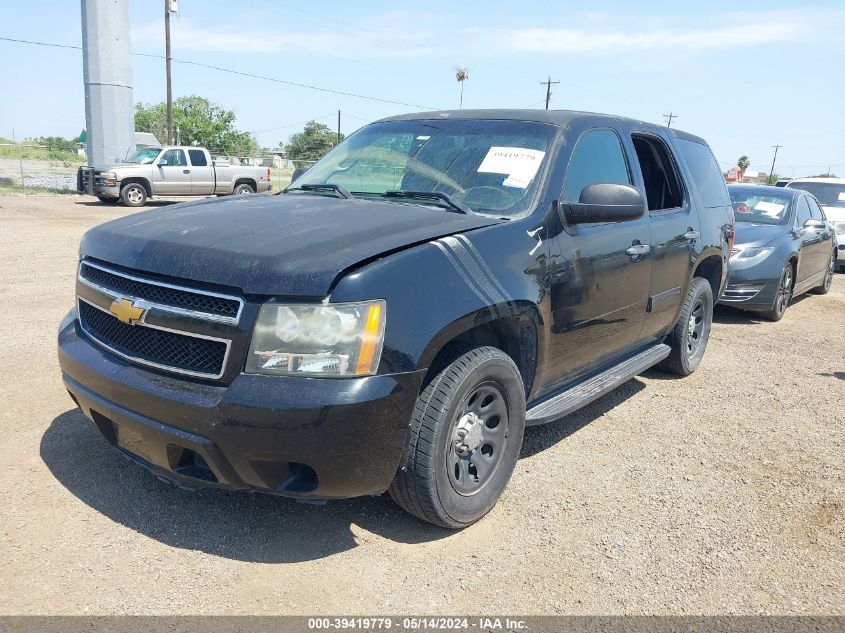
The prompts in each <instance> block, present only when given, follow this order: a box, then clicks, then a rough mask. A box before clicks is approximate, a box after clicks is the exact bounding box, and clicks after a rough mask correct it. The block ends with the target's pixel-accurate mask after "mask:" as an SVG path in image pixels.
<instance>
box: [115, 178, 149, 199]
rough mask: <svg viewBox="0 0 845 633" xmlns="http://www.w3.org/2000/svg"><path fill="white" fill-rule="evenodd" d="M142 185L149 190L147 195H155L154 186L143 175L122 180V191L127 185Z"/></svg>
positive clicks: (145, 189)
mask: <svg viewBox="0 0 845 633" xmlns="http://www.w3.org/2000/svg"><path fill="white" fill-rule="evenodd" d="M135 184H137V185H141V186H142V187H143V188H144V191H146V192H147V197H148V198H149V197H150V196H152V195H153V190H152V187H151V186H150V181H149V180H147V179H146V178H144V177H143V176H130V177H129V178H123V179H121V181H120V191H121V192H122V191H123V188H124V187H125V186H126V185H135Z"/></svg>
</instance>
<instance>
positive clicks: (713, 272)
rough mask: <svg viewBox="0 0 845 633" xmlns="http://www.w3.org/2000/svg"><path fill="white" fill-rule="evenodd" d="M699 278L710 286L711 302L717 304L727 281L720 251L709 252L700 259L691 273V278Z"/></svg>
mask: <svg viewBox="0 0 845 633" xmlns="http://www.w3.org/2000/svg"><path fill="white" fill-rule="evenodd" d="M695 277H701V278H703V279H705V280H707V283H709V284H710V289H711V290H712V291H713V301H714V302H718V301H719V299H720V298H721V293H722V290H723V288H724V285H725V282H726V281H727V275H726V274H725V266H724V262H723V260H722V253H721V251H715V252H710V253H707V254H705V255H704V257H702V258H700V259H699V260H698V262H697V263H696V265H695V268H694V269H693V271H692V278H695Z"/></svg>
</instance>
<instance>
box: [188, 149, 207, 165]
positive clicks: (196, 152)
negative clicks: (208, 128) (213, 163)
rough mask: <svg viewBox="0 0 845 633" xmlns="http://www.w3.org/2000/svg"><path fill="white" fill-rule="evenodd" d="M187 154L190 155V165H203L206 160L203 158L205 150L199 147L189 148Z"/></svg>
mask: <svg viewBox="0 0 845 633" xmlns="http://www.w3.org/2000/svg"><path fill="white" fill-rule="evenodd" d="M188 156H190V157H191V165H193V166H194V167H205V166H206V165H208V161H207V160H206V159H205V152H204V151H202V150H201V149H189V150H188Z"/></svg>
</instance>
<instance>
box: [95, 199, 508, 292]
mask: <svg viewBox="0 0 845 633" xmlns="http://www.w3.org/2000/svg"><path fill="white" fill-rule="evenodd" d="M503 221H504V220H499V219H496V218H489V217H484V216H477V215H462V214H457V213H451V212H449V211H446V210H442V209H435V208H431V207H425V206H421V205H416V204H407V203H399V202H386V201H385V202H382V201H372V200H346V199H342V198H332V197H327V196H321V195H311V194H283V195H275V196H238V197H226V198H217V199H216V200H200V201H196V202H189V203H186V204H180V205H175V206H169V207H161V208H158V209H154V210H150V211H143V212H140V213H135V214H133V215H130V216H127V217H124V218H120V219H117V220H113V221H111V222H107V223H105V224H102V225H100V226H97V227H95V228H93V229H91V230H90V231H88V232H87V233H86V234H85V236H84V237H83V238H82V244H81V246H80V253H81V255H82V256H83V257H94V258H96V259H99V260H103V261H105V262H110V263H113V264H117V265H120V266H125V267H127V268H132V269H135V270H139V271H146V272H149V273H156V274H160V275H167V276H170V277H177V278H181V279H192V280H196V281H200V282H206V283H210V284H215V285H220V286H229V287H232V288H239V289H240V290H241V291H243V292H244V293H247V294H266V295H294V296H296V295H298V296H312V297H318V296H326V295H327V294H328V293H329V292H330V290H331V288H332V286H333V285H334V282H335V280H336V279H337V278H338V276H339V275H341V274H342V273H343V272H344V271H345V270H347V269H349V268H351V267H354V266H355V265H356V264H358V263H360V262H362V261H364V260H368V259H371V258H374V257H378V256H379V255H382V254H385V253H389V252H391V251H395V250H398V249H403V248H407V247H408V246H412V245H414V244H418V243H422V242H427V241H429V240H432V239H436V238H438V237H443V236H446V235H450V234H453V233H460V232H462V231H466V230H469V229H475V228H481V227H484V226H489V225H492V224H497V223H499V222H503Z"/></svg>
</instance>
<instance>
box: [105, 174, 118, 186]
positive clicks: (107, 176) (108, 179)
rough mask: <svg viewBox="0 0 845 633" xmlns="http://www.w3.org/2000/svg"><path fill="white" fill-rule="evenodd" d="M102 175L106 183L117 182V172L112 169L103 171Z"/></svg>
mask: <svg viewBox="0 0 845 633" xmlns="http://www.w3.org/2000/svg"><path fill="white" fill-rule="evenodd" d="M102 177H103V178H104V179H105V181H106V184H107V185H115V184H117V174H116V173H114V172H113V171H107V172H105V173H104V174H103V175H102Z"/></svg>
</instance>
